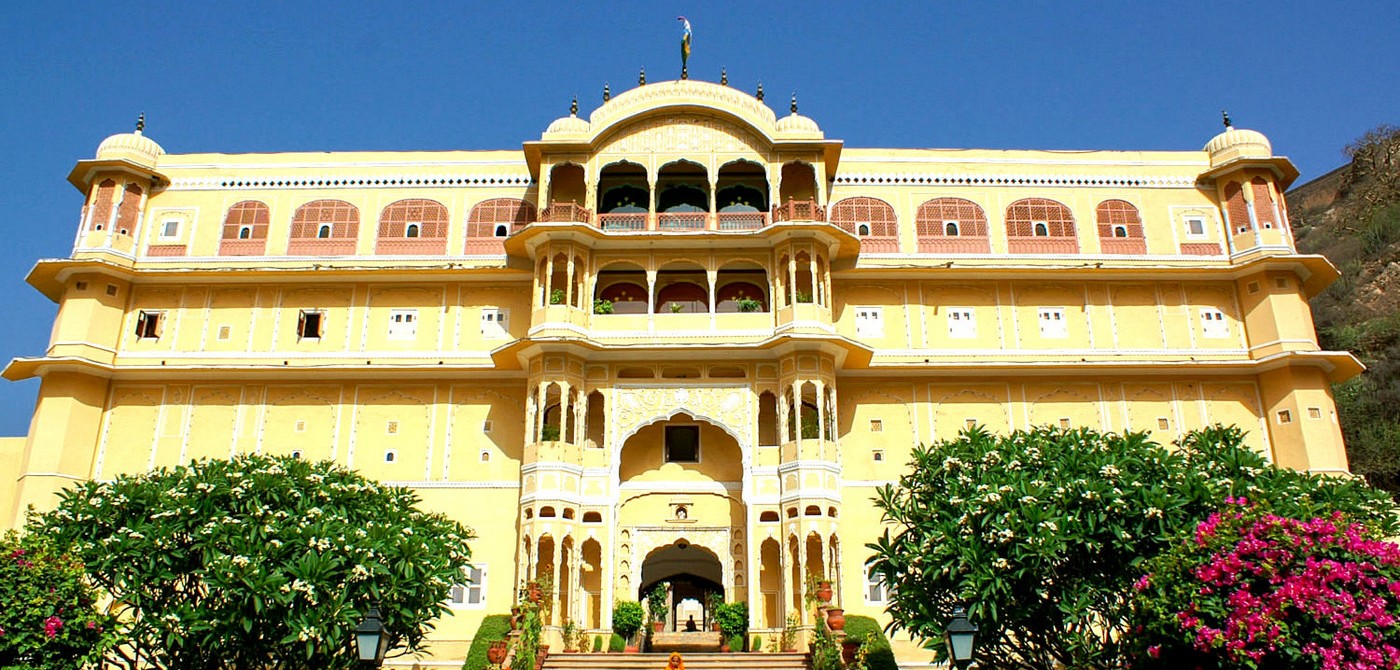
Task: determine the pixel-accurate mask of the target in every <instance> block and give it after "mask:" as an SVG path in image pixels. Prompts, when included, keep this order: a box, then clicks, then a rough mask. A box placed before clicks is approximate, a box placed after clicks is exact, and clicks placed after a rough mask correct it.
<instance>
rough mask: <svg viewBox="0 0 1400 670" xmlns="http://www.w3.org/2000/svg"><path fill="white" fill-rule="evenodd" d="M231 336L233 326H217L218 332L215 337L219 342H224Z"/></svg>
mask: <svg viewBox="0 0 1400 670" xmlns="http://www.w3.org/2000/svg"><path fill="white" fill-rule="evenodd" d="M232 336H233V326H219V333H218V335H216V336H215V337H216V338H218V340H219V341H220V342H225V341H227V340H228V339H229V338H230V337H232Z"/></svg>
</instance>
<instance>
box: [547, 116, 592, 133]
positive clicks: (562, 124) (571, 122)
mask: <svg viewBox="0 0 1400 670" xmlns="http://www.w3.org/2000/svg"><path fill="white" fill-rule="evenodd" d="M588 128H589V125H588V122H587V121H584V120H583V119H580V118H578V117H577V116H574V115H572V114H570V115H569V116H562V117H559V118H557V119H555V120H554V122H553V123H551V124H549V128H546V129H545V131H544V132H545V134H546V135H548V134H551V133H586V132H588Z"/></svg>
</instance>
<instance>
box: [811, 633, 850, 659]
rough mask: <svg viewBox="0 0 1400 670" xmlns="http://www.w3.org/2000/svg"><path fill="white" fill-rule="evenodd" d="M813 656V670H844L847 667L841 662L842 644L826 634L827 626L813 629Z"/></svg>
mask: <svg viewBox="0 0 1400 670" xmlns="http://www.w3.org/2000/svg"><path fill="white" fill-rule="evenodd" d="M811 654H812V659H811V664H812V665H811V667H812V670H843V669H844V668H845V667H846V666H845V663H843V662H842V661H841V643H840V642H837V641H836V638H835V637H833V636H832V635H831V634H830V633H828V632H826V627H825V626H816V627H815V628H813V629H812V652H811Z"/></svg>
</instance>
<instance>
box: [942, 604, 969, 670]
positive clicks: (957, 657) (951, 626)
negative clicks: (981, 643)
mask: <svg viewBox="0 0 1400 670" xmlns="http://www.w3.org/2000/svg"><path fill="white" fill-rule="evenodd" d="M943 642H944V644H946V645H948V660H949V662H950V663H951V664H952V666H953V667H955V668H959V669H962V668H966V667H967V666H969V665H972V652H973V651H974V649H975V648H976V645H977V625H976V624H974V623H972V622H971V621H968V620H967V610H965V609H963V608H962V607H961V606H959V607H955V608H953V620H952V621H949V622H948V627H947V628H945V629H943Z"/></svg>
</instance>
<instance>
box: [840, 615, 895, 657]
mask: <svg viewBox="0 0 1400 670" xmlns="http://www.w3.org/2000/svg"><path fill="white" fill-rule="evenodd" d="M866 636H870V637H871V640H870V642H869V645H870V646H869V649H868V650H867V652H868V653H867V655H866V657H865V670H899V666H898V665H896V664H895V660H894V650H892V649H890V640H889V638H887V637H885V631H883V630H881V629H880V624H879V623H878V622H876V621H875V620H874V619H872V618H870V617H868V616H861V615H859V614H847V615H846V638H847V639H857V640H864V639H865V638H866Z"/></svg>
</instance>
